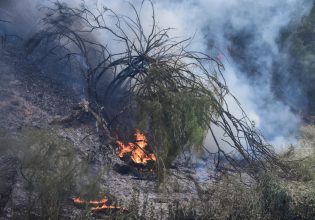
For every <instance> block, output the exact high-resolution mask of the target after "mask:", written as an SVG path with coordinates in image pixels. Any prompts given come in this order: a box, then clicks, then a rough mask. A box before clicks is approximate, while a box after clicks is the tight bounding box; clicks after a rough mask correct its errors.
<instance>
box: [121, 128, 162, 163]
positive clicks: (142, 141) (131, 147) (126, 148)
mask: <svg viewBox="0 0 315 220" xmlns="http://www.w3.org/2000/svg"><path fill="white" fill-rule="evenodd" d="M134 136H135V139H136V141H135V142H134V143H132V142H129V143H128V144H124V143H123V142H121V141H119V140H117V141H116V144H117V145H118V147H119V151H118V152H117V156H118V157H120V158H123V157H124V155H125V154H127V153H131V159H132V161H133V162H135V163H137V164H143V165H146V164H147V163H148V161H156V157H155V155H154V154H148V153H146V151H145V148H146V147H147V146H148V140H147V138H146V136H145V135H144V134H142V133H141V132H140V131H139V130H138V129H137V130H136V132H135V135H134Z"/></svg>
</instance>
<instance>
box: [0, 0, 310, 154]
mask: <svg viewBox="0 0 315 220" xmlns="http://www.w3.org/2000/svg"><path fill="white" fill-rule="evenodd" d="M60 2H65V3H68V4H70V5H72V6H75V7H77V6H78V5H79V4H80V3H81V2H82V1H80V0H61V1H60ZM130 2H132V3H133V4H135V5H136V7H137V6H138V7H140V5H141V2H142V1H140V0H139V1H130ZM85 3H86V4H88V5H89V8H91V9H92V10H93V9H96V8H97V6H99V7H100V6H101V5H105V6H106V7H108V8H111V9H113V10H114V11H116V12H118V13H119V14H125V15H131V16H132V11H131V8H130V6H129V5H128V2H127V1H123V0H102V1H101V0H98V1H96V0H91V1H86V2H85ZM312 3H313V1H312V0H304V1H301V0H276V1H275V0H263V1H262V0H261V1H254V0H176V1H171V0H159V1H155V2H154V4H155V13H156V18H157V19H156V20H157V23H158V26H160V27H172V28H174V30H172V31H171V32H170V34H172V36H174V37H179V38H180V39H184V38H187V37H191V36H194V37H193V41H192V43H191V45H190V47H191V49H192V50H198V51H202V52H204V53H207V54H210V55H212V56H214V57H216V58H218V59H220V60H221V62H222V63H223V64H224V66H225V71H224V72H223V74H224V77H225V79H226V81H227V85H228V87H229V90H230V91H231V93H232V94H233V95H234V96H235V97H236V98H237V99H238V100H239V102H240V103H241V105H242V107H243V109H244V110H245V112H246V113H247V114H248V116H249V118H250V119H251V120H252V121H254V122H255V125H256V127H257V128H258V129H259V130H261V132H262V134H263V135H264V136H265V138H266V139H267V141H269V142H270V143H273V144H275V145H276V146H277V149H279V150H281V148H283V147H284V146H287V145H288V144H289V143H294V142H295V138H296V134H297V129H298V127H299V122H300V118H299V116H298V115H297V114H296V113H293V112H292V111H291V109H290V107H289V106H287V105H286V104H284V103H283V102H281V101H280V100H278V99H277V98H276V97H275V96H274V93H273V91H272V72H273V69H274V65H275V63H277V65H281V66H286V65H287V63H286V59H285V57H286V56H285V54H281V53H280V52H279V48H278V44H277V40H278V39H279V36H280V32H281V30H282V29H283V28H285V27H287V26H288V25H294V24H298V23H299V21H300V20H301V19H302V17H303V16H305V15H307V14H308V13H309V11H310V9H311V7H312ZM45 4H51V3H49V1H40V0H37V1H34V0H28V1H27V0H23V1H17V0H16V1H9V0H6V1H0V6H1V9H0V12H1V16H0V19H5V18H7V19H10V21H12V23H13V24H16V26H15V29H12V30H10V31H13V32H15V34H20V35H22V37H25V38H27V36H28V35H30V34H31V32H34V31H36V30H37V29H40V28H41V27H40V25H39V19H40V17H41V13H40V12H38V7H39V6H40V5H45ZM2 16H4V17H2ZM141 16H142V17H143V21H144V27H146V28H147V30H149V28H150V25H152V20H151V16H152V10H151V8H150V5H149V4H144V6H143V8H142V13H141ZM0 31H2V32H3V31H9V28H8V30H4V29H3V28H2V29H0ZM0 34H1V32H0ZM97 37H98V40H100V41H110V39H108V38H106V36H102V35H100V36H97ZM113 45H115V44H113ZM113 47H114V46H113ZM114 49H115V48H113V50H114ZM284 69H285V68H284ZM282 74H283V77H286V75H287V74H286V71H283V73H282ZM288 95H292V94H288ZM229 104H230V106H229V109H230V110H231V112H232V113H233V114H235V115H239V116H240V117H241V115H240V111H239V109H238V107H237V106H236V103H235V102H234V101H233V100H232V99H231V100H230V101H229Z"/></svg>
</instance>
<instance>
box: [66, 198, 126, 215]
mask: <svg viewBox="0 0 315 220" xmlns="http://www.w3.org/2000/svg"><path fill="white" fill-rule="evenodd" d="M72 200H73V202H74V204H76V205H84V206H89V207H90V210H91V211H92V212H102V211H107V210H113V209H115V210H117V209H121V207H120V206H114V205H107V202H108V199H107V198H106V197H104V198H103V199H100V200H89V201H88V200H83V199H81V198H79V197H77V198H73V199H72Z"/></svg>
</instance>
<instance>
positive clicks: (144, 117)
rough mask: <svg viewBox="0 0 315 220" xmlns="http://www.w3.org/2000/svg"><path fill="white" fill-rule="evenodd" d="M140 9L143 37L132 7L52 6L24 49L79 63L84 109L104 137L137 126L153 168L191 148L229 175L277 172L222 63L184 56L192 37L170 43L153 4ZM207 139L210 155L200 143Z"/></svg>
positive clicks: (272, 156) (271, 154) (275, 159)
mask: <svg viewBox="0 0 315 220" xmlns="http://www.w3.org/2000/svg"><path fill="white" fill-rule="evenodd" d="M145 4H148V5H149V6H152V7H151V9H152V15H153V16H152V24H151V25H150V31H149V32H146V31H144V27H143V24H142V21H141V19H140V17H141V14H140V13H141V9H139V10H137V9H136V7H135V6H134V5H132V4H130V8H131V9H132V12H133V14H134V16H131V17H129V16H126V15H119V14H117V13H116V12H113V11H112V10H110V9H108V8H107V7H103V8H102V9H99V10H96V11H93V10H90V9H89V8H87V7H86V6H85V5H84V4H83V5H81V7H79V8H71V7H68V6H67V5H66V4H61V3H59V2H56V3H55V5H54V6H53V7H51V8H48V9H47V17H45V18H44V19H43V22H44V25H45V26H46V29H43V30H42V31H41V32H40V33H38V34H36V35H35V36H34V37H33V38H32V39H30V40H29V42H28V43H27V44H26V45H27V47H28V51H32V50H34V49H36V48H37V47H40V46H42V47H48V48H47V50H48V51H51V52H53V54H62V57H61V59H67V60H68V61H69V62H70V64H72V63H73V62H75V63H76V65H79V66H80V69H81V71H82V75H83V77H84V78H85V80H86V95H87V101H88V106H89V109H94V110H93V112H94V113H93V115H94V116H95V118H96V120H97V121H98V123H99V124H101V125H102V126H101V128H103V130H104V131H105V134H106V135H107V136H109V135H110V133H113V132H114V131H115V132H118V133H120V134H121V133H126V132H119V131H120V130H122V129H125V130H127V131H129V132H130V131H131V130H133V129H134V127H136V125H138V126H139V128H140V129H141V130H143V131H145V132H146V133H148V134H149V136H148V139H149V143H150V145H153V146H156V148H157V151H156V157H157V158H156V159H157V164H166V165H169V164H170V162H171V161H172V160H173V158H174V157H176V156H177V155H178V154H179V152H181V151H183V150H184V149H185V148H194V147H197V149H199V150H203V151H204V152H207V153H208V154H209V157H211V158H212V159H213V162H214V164H215V166H216V167H217V168H221V169H223V168H224V167H225V166H224V164H225V163H226V162H228V163H229V165H230V166H229V169H231V167H232V168H234V170H240V169H246V171H247V172H250V173H252V174H253V175H255V174H256V173H257V170H259V169H269V168H270V167H271V166H278V167H282V168H283V164H282V163H281V162H280V161H279V159H278V157H277V155H275V154H274V152H273V151H272V150H271V148H270V146H269V145H268V144H266V143H265V142H264V140H263V138H262V137H261V135H260V134H259V133H258V132H257V131H256V130H255V128H254V125H253V123H252V122H251V121H250V120H249V119H248V118H247V116H246V114H245V113H244V112H243V110H242V109H241V107H240V106H239V103H238V101H237V100H236V99H235V98H234V96H233V95H232V94H230V93H229V90H228V88H227V86H226V85H225V80H224V77H223V75H222V73H221V71H222V70H223V66H222V64H221V63H220V61H219V60H216V59H214V58H212V57H211V56H209V55H207V54H204V53H201V52H196V51H191V50H189V49H188V48H189V40H190V39H184V40H182V41H176V40H175V39H174V38H172V37H170V35H169V31H170V30H171V28H159V27H158V26H157V22H156V20H155V11H154V7H153V4H152V2H151V1H143V2H142V4H141V7H144V5H145ZM96 33H97V35H99V34H100V33H102V34H104V36H107V37H108V38H110V39H113V41H112V42H111V43H110V44H111V45H113V44H114V43H115V42H119V46H118V45H117V48H115V50H111V48H110V47H109V46H108V42H100V41H96V40H95V39H96V38H95V37H94V35H93V34H96ZM47 42H50V43H51V42H54V44H53V45H51V44H47ZM120 48H121V49H120ZM117 50H118V51H117ZM78 60H79V61H80V62H78ZM100 88H102V89H100ZM117 94H118V95H117ZM227 96H228V97H229V99H230V100H234V104H235V106H239V110H240V112H241V113H242V117H241V118H237V117H235V116H233V115H232V114H231V113H230V112H229V107H228V103H227V102H226V100H227ZM113 103H114V104H113ZM117 103H118V104H117ZM85 107H86V105H85ZM113 108H114V109H115V110H114V113H113V111H112V110H113ZM85 110H87V108H85ZM126 119H127V120H126ZM121 125H122V126H123V127H124V128H123V127H122V126H121ZM126 127H129V129H126ZM215 130H221V131H222V132H221V133H223V134H224V135H223V136H222V135H221V136H220V135H218V134H216V132H215ZM207 133H208V134H209V135H210V136H211V138H212V139H213V143H212V144H213V146H214V147H213V149H214V152H210V151H209V150H208V149H207V148H205V147H204V145H203V142H204V138H205V135H206V134H207ZM108 138H109V137H108ZM109 139H110V138H109ZM128 145H129V144H128ZM129 146H130V147H131V148H132V147H134V145H133V146H131V145H129ZM226 146H228V147H229V148H230V150H228V151H227V150H226V148H225V147H226ZM120 147H122V145H120ZM140 149H141V147H140ZM163 166H164V165H163Z"/></svg>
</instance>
